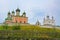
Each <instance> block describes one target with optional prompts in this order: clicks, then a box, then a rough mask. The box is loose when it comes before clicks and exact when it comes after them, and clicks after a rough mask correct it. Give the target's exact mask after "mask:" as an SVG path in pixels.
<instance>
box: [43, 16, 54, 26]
mask: <svg viewBox="0 0 60 40" xmlns="http://www.w3.org/2000/svg"><path fill="white" fill-rule="evenodd" d="M43 25H48V26H54V25H55V20H54V17H53V16H52V17H51V19H50V17H49V16H46V18H44V19H43Z"/></svg>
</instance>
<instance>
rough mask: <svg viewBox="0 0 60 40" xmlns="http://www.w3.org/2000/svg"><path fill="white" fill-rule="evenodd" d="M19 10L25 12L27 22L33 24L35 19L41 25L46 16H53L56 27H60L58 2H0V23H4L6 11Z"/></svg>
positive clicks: (18, 0)
mask: <svg viewBox="0 0 60 40" xmlns="http://www.w3.org/2000/svg"><path fill="white" fill-rule="evenodd" d="M16 8H20V10H21V13H20V15H22V13H23V12H24V11H25V12H26V14H27V17H28V20H29V21H28V22H29V23H31V24H35V22H36V21H37V19H38V20H39V21H40V22H41V23H43V18H44V17H45V16H46V15H47V14H48V15H49V16H50V17H51V16H54V19H55V22H56V25H60V0H0V23H2V22H4V20H5V18H6V17H7V13H8V11H10V12H11V11H13V10H14V11H15V10H16Z"/></svg>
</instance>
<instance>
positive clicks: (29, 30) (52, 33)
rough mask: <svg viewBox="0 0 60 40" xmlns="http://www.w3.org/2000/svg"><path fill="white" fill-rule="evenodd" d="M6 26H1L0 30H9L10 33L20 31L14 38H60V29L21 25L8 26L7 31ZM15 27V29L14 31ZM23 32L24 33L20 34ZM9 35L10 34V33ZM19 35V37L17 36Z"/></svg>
mask: <svg viewBox="0 0 60 40" xmlns="http://www.w3.org/2000/svg"><path fill="white" fill-rule="evenodd" d="M5 27H6V26H4V27H3V26H0V30H3V31H4V30H6V31H7V30H8V31H11V30H12V31H14V30H17V29H18V30H19V32H18V31H17V32H15V33H14V34H13V33H12V34H13V35H14V36H19V35H20V36H23V37H24V35H25V36H26V37H27V36H29V37H30V36H31V37H46V38H48V37H49V38H54V37H56V38H60V30H59V29H54V28H41V27H40V26H37V25H19V27H17V26H7V29H6V28H5ZM14 27H15V29H13V28H14ZM20 31H22V32H20ZM8 34H9V33H8ZM15 34H17V35H15Z"/></svg>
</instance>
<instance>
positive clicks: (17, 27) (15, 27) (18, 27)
mask: <svg viewBox="0 0 60 40" xmlns="http://www.w3.org/2000/svg"><path fill="white" fill-rule="evenodd" d="M12 28H13V30H20V25H16V26H13V27H12Z"/></svg>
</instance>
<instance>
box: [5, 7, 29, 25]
mask: <svg viewBox="0 0 60 40" xmlns="http://www.w3.org/2000/svg"><path fill="white" fill-rule="evenodd" d="M4 23H6V24H10V23H20V24H26V23H28V17H26V13H25V12H23V14H22V15H20V9H19V8H17V9H16V13H15V12H14V11H12V12H11V13H10V12H8V14H7V18H6V19H5V22H4Z"/></svg>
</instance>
